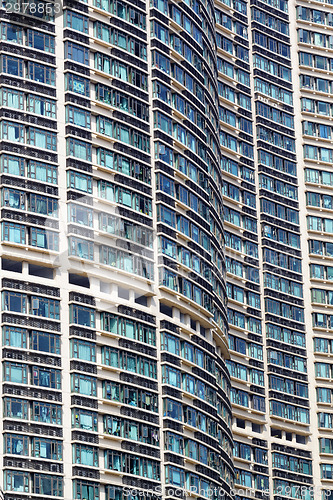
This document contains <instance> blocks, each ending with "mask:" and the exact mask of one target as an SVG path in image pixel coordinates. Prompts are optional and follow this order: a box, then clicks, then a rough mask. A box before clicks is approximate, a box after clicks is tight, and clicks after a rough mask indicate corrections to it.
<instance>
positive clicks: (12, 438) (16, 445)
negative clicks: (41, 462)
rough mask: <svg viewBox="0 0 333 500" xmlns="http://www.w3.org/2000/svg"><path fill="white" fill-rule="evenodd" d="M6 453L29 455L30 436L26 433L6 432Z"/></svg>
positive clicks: (4, 438)
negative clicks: (25, 434)
mask: <svg viewBox="0 0 333 500" xmlns="http://www.w3.org/2000/svg"><path fill="white" fill-rule="evenodd" d="M3 441H4V453H9V454H10V455H23V456H28V455H29V438H28V436H24V435H20V434H19V435H17V434H4V436H3Z"/></svg>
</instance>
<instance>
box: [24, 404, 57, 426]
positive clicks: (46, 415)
mask: <svg viewBox="0 0 333 500" xmlns="http://www.w3.org/2000/svg"><path fill="white" fill-rule="evenodd" d="M31 413H32V415H31V418H32V420H34V421H35V422H43V423H45V424H53V425H62V407H61V406H59V405H55V404H52V403H44V402H41V401H33V403H32V412H31Z"/></svg>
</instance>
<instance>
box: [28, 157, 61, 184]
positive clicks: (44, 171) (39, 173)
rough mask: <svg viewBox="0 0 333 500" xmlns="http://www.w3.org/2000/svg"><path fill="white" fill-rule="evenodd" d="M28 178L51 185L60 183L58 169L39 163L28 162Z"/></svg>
mask: <svg viewBox="0 0 333 500" xmlns="http://www.w3.org/2000/svg"><path fill="white" fill-rule="evenodd" d="M28 177H30V178H31V179H36V180H38V181H42V182H48V183H50V184H57V183H58V169H57V167H55V166H51V165H47V164H46V163H41V162H38V161H32V160H29V161H28Z"/></svg>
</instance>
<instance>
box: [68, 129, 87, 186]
mask: <svg viewBox="0 0 333 500" xmlns="http://www.w3.org/2000/svg"><path fill="white" fill-rule="evenodd" d="M66 145H67V155H68V156H73V157H74V158H78V159H80V160H84V161H89V162H91V144H88V143H87V142H84V141H80V140H79V139H73V138H72V137H70V138H68V139H66ZM77 175H79V174H77ZM82 175H83V174H82ZM85 177H86V176H85Z"/></svg>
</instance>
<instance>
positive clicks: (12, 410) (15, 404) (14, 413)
mask: <svg viewBox="0 0 333 500" xmlns="http://www.w3.org/2000/svg"><path fill="white" fill-rule="evenodd" d="M3 401H4V417H8V418H17V419H20V420H27V418H28V401H27V400H25V399H16V398H8V397H6V398H4V399H3Z"/></svg>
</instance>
